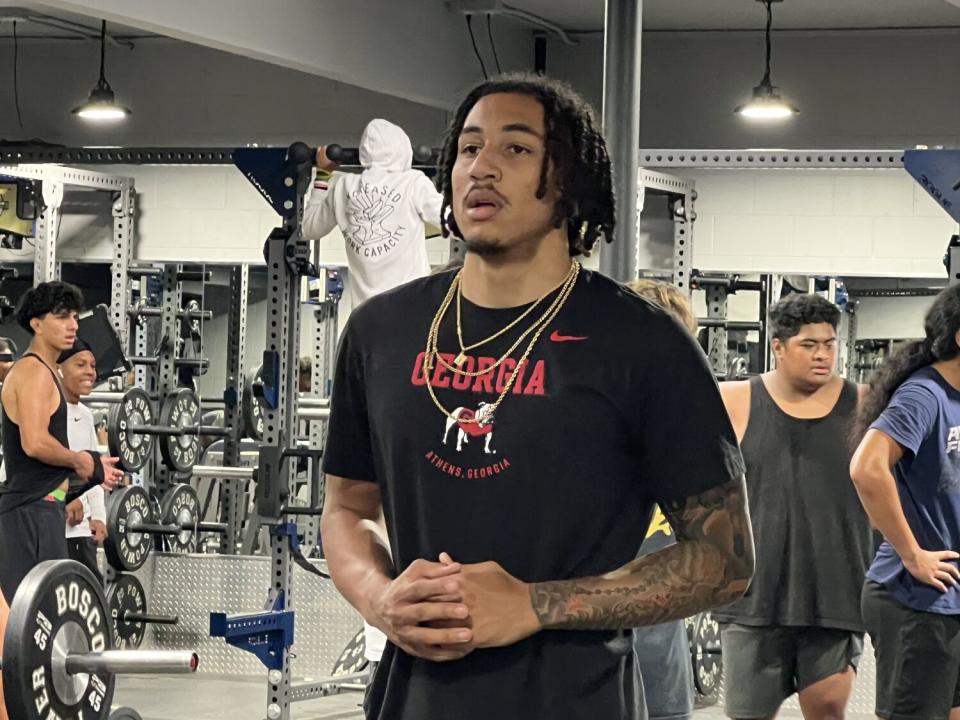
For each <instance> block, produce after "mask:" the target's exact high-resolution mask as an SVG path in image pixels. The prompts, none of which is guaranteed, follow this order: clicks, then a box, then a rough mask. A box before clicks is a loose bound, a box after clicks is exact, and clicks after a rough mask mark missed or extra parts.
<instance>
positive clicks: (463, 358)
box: [453, 352, 467, 367]
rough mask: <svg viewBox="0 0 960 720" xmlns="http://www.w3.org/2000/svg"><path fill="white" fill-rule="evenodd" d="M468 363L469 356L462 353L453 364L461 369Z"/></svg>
mask: <svg viewBox="0 0 960 720" xmlns="http://www.w3.org/2000/svg"><path fill="white" fill-rule="evenodd" d="M466 361H467V356H466V355H464V354H463V353H462V352H461V353H460V354H459V355H457V356H456V357H455V358H454V359H453V364H454V365H456V366H457V367H460V366H461V365H463V364H464V363H465V362H466Z"/></svg>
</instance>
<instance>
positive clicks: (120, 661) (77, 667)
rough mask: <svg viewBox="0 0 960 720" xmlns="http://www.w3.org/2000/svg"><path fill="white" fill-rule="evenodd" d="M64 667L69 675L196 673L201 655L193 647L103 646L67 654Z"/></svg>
mask: <svg viewBox="0 0 960 720" xmlns="http://www.w3.org/2000/svg"><path fill="white" fill-rule="evenodd" d="M63 663H64V668H65V669H66V671H67V673H68V674H70V675H76V674H78V673H89V674H93V673H110V674H112V675H131V674H138V673H148V674H151V675H175V674H183V673H195V672H196V671H197V666H198V665H199V664H200V658H199V656H198V655H197V654H196V653H195V652H192V651H190V650H104V651H103V652H89V653H76V654H73V655H67V657H66V658H65V659H64V661H63Z"/></svg>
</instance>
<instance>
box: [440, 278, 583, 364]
mask: <svg viewBox="0 0 960 720" xmlns="http://www.w3.org/2000/svg"><path fill="white" fill-rule="evenodd" d="M461 272H462V270H461ZM567 277H569V273H568V275H567ZM453 282H454V284H455V285H456V286H457V342H458V343H459V344H460V354H459V355H457V357H456V359H455V360H454V361H453V364H454V365H456V366H457V367H460V366H461V365H463V363H464V361H465V360H466V359H467V353H468V352H469V351H470V350H475V349H476V348H478V347H480V346H481V345H486V344H487V343H488V342H492V341H494V340H496V339H497V338H498V337H500V336H501V335H503V334H504V333H505V332H508V331H509V330H511V329H512V328H514V327H516V326H517V325H519V324H520V322H521V321H522V320H523V319H524V318H525V317H527V315H529V314H530V313H532V312H533V310H534V308H536V307H537V305H539V304H540V302H541V301H542V300H543V299H544V298H545V297H546V296H547V295H549V294H550V293H552V292H553V290H549V291H547V292H545V293H544V294H543V295H541V296H540V297H539V298H537V300H536V302H535V303H533V305H531V306H530V307H528V308H527V309H526V310H524V311H523V314H521V315H520V316H518V317H517V318H516V319H515V320H514V321H513V322H511V323H510V324H509V325H507V326H506V327H505V328H503V329H502V330H499V331H498V332H495V333H494V334H493V335H491V336H490V337H488V338H484V339H483V340H481V341H480V342H475V343H473V344H472V345H465V344H464V342H463V327H462V324H461V316H462V313H461V310H460V303H461V301H462V299H463V283H461V282H460V273H459V272H458V273H457V276H456V277H455V278H454V280H453ZM554 290H556V288H554ZM541 319H542V318H541Z"/></svg>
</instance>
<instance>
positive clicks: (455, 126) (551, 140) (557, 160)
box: [439, 73, 615, 256]
mask: <svg viewBox="0 0 960 720" xmlns="http://www.w3.org/2000/svg"><path fill="white" fill-rule="evenodd" d="M496 93H518V94H520V95H527V96H529V97H532V98H535V99H536V100H537V101H538V102H539V103H540V104H541V105H542V106H543V116H544V125H545V130H546V137H545V144H546V152H545V153H544V158H543V166H542V167H541V168H540V185H539V187H538V188H537V198H539V199H542V198H543V197H544V196H545V195H546V194H547V189H548V182H549V177H548V172H549V171H550V169H551V167H552V169H553V173H554V178H555V182H556V186H557V190H558V195H559V198H558V200H557V204H556V208H555V209H554V213H553V223H554V227H560V226H561V225H562V224H563V223H564V222H565V223H566V224H567V241H568V242H569V245H570V255H571V256H574V255H581V254H582V255H589V254H590V250H591V249H592V248H593V246H594V244H595V243H596V241H597V238H599V237H600V235H603V236H604V238H606V240H607V242H610V241H611V240H613V228H614V225H615V213H614V201H613V188H612V177H611V171H610V156H609V155H608V154H607V144H606V142H605V141H604V139H603V134H602V133H601V132H600V129H599V128H598V127H597V123H596V120H595V119H594V115H593V110H592V109H591V107H590V105H589V104H588V103H587V102H586V101H585V100H584V99H583V98H581V97H580V96H579V95H578V94H577V93H576V92H575V91H574V90H573V89H572V88H571V87H570V86H569V85H567V84H565V83H562V82H560V81H558V80H552V79H550V78H546V77H543V76H542V75H531V74H526V73H516V74H508V75H501V76H500V77H497V78H494V79H493V80H488V81H487V82H484V83H482V84H481V85H478V86H477V87H475V88H474V89H473V90H472V91H471V92H470V94H469V95H467V97H466V99H465V100H464V101H463V102H462V103H461V104H460V107H458V108H457V111H456V113H454V116H453V120H452V121H451V123H450V127H449V128H447V136H446V139H445V140H444V144H443V153H442V155H441V157H440V168H439V171H440V173H439V174H440V178H439V187H440V192H441V193H442V194H443V205H442V207H441V209H440V217H441V221H440V224H441V229H442V230H443V236H444V237H448V236H449V235H450V234H451V233H452V234H454V235H456V236H459V235H460V228H458V227H457V223H456V220H455V219H454V217H453V212H452V211H451V204H452V202H453V186H452V181H451V178H452V175H453V165H454V163H455V162H456V160H457V143H458V141H459V138H460V133H461V131H462V130H463V124H464V122H465V121H466V118H467V115H468V114H469V113H470V111H471V110H472V109H473V106H474V105H476V104H477V102H478V101H479V100H480V98H483V97H485V96H487V95H494V94H496Z"/></svg>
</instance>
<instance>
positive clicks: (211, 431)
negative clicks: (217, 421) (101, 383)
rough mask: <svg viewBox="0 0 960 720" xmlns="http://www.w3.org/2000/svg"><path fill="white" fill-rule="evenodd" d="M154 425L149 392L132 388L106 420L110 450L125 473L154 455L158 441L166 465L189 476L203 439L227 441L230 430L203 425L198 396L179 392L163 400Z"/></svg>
mask: <svg viewBox="0 0 960 720" xmlns="http://www.w3.org/2000/svg"><path fill="white" fill-rule="evenodd" d="M156 420H157V421H156V422H154V414H153V403H152V402H151V400H150V396H149V395H148V394H147V393H146V391H144V390H142V389H141V388H136V387H133V388H130V389H129V390H127V391H126V392H125V393H124V394H123V396H122V397H121V398H120V402H118V403H115V404H114V405H113V406H112V407H111V408H110V413H109V415H108V420H107V447H108V448H109V450H110V454H111V455H115V456H116V457H118V458H119V459H120V465H121V466H122V467H123V469H124V470H127V471H129V472H135V471H137V470H139V469H140V468H142V467H143V466H144V465H145V464H146V463H147V461H148V460H149V459H150V456H151V455H152V454H153V448H154V444H155V443H156V441H157V438H158V437H160V438H163V442H161V443H160V455H161V457H162V458H163V462H164V464H165V465H166V466H167V467H169V468H170V469H171V470H175V471H177V472H188V471H189V470H190V469H191V468H192V467H193V466H194V465H195V464H196V462H197V460H198V459H199V457H200V436H201V435H208V436H217V437H226V436H228V435H230V434H231V431H230V429H229V428H225V427H222V426H220V425H201V424H200V400H199V399H198V398H197V395H196V393H194V392H193V391H192V390H189V389H187V388H179V389H178V390H175V391H174V392H172V393H170V394H169V395H167V397H166V398H164V400H163V403H162V404H161V406H160V415H159V417H158V418H157V419H156Z"/></svg>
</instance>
